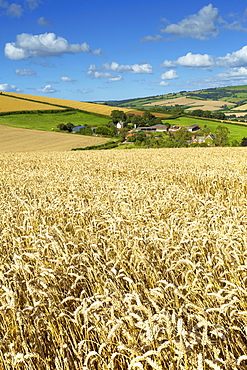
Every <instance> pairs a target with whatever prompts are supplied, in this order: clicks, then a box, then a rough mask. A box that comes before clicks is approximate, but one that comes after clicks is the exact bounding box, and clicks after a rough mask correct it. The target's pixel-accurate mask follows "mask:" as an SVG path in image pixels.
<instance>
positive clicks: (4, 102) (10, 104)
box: [0, 94, 62, 112]
mask: <svg viewBox="0 0 247 370" xmlns="http://www.w3.org/2000/svg"><path fill="white" fill-rule="evenodd" d="M19 95H20V94H19ZM48 109H59V110H60V109H62V108H59V107H55V106H50V105H47V104H42V103H35V102H32V101H28V100H21V99H17V98H16V99H15V98H12V97H8V96H4V95H2V94H0V112H13V111H22V110H24V111H25V110H26V111H30V110H48Z"/></svg>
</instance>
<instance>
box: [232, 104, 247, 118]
mask: <svg viewBox="0 0 247 370" xmlns="http://www.w3.org/2000/svg"><path fill="white" fill-rule="evenodd" d="M232 110H246V111H247V104H243V105H240V106H238V107H235V108H233V109H232ZM242 115H243V113H242Z"/></svg>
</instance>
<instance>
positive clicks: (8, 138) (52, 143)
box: [0, 126, 108, 153]
mask: <svg viewBox="0 0 247 370" xmlns="http://www.w3.org/2000/svg"><path fill="white" fill-rule="evenodd" d="M0 133H1V134H0V152H1V153H3V152H5V153H6V152H13V153H16V152H57V151H68V150H71V149H73V148H82V147H85V146H89V145H98V144H102V143H105V142H106V141H108V139H105V138H102V137H92V136H83V135H74V134H65V133H60V132H48V131H40V130H27V129H22V128H14V127H7V126H1V127H0Z"/></svg>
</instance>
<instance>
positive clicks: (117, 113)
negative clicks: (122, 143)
mask: <svg viewBox="0 0 247 370" xmlns="http://www.w3.org/2000/svg"><path fill="white" fill-rule="evenodd" d="M111 119H112V122H113V123H114V124H116V123H118V122H120V121H122V122H125V121H126V114H125V113H124V111H122V110H118V109H114V110H113V111H112V112H111Z"/></svg>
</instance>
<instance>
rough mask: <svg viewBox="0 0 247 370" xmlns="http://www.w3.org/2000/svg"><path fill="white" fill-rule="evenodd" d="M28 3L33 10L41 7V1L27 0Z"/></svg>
mask: <svg viewBox="0 0 247 370" xmlns="http://www.w3.org/2000/svg"><path fill="white" fill-rule="evenodd" d="M26 2H27V3H28V6H29V8H30V9H32V10H33V9H36V8H37V7H38V6H39V4H40V3H41V0H26Z"/></svg>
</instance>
